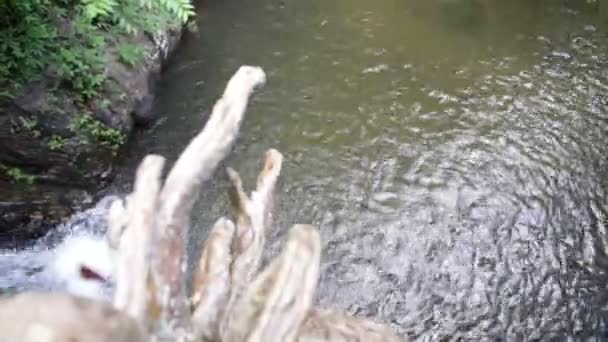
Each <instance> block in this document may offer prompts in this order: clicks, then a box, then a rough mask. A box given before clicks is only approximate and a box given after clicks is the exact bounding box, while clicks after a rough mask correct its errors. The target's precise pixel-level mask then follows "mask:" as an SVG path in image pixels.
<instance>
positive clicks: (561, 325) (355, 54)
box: [121, 0, 608, 340]
mask: <svg viewBox="0 0 608 342" xmlns="http://www.w3.org/2000/svg"><path fill="white" fill-rule="evenodd" d="M604 5H605V4H603V3H602V4H601V6H604ZM597 6H600V5H597ZM602 11H605V9H604V8H599V9H598V8H596V5H576V6H575V5H572V4H570V5H568V4H563V3H562V2H559V1H538V0H537V1H523V0H521V1H498V0H496V1H495V0H479V1H473V0H469V1H467V0H463V1H458V0H452V1H447V0H444V1H439V0H437V1H415V0H401V1H397V0H392V1H391V0H378V1H369V0H365V1H363V0H335V1H327V0H307V1H296V0H247V1H242V0H221V1H220V0H216V1H211V0H208V1H206V3H205V4H204V5H203V6H202V8H201V11H200V17H199V27H200V31H199V33H198V34H190V35H188V36H187V38H186V39H185V42H184V45H183V47H182V48H181V49H180V50H179V52H178V55H177V56H176V58H175V60H174V62H173V63H172V65H170V66H169V68H168V70H167V73H166V77H165V80H164V83H163V85H162V89H161V98H160V102H159V104H158V110H160V111H161V112H162V117H163V119H162V120H161V122H160V123H159V124H157V125H156V126H154V127H152V128H150V129H148V130H147V131H146V132H145V134H143V135H141V136H139V137H137V138H136V141H135V148H134V151H133V152H132V155H131V158H132V160H133V161H138V160H139V159H140V158H141V157H142V156H143V155H144V154H145V153H149V152H156V153H161V154H163V155H165V156H168V157H170V158H175V156H177V154H178V153H179V151H180V150H181V149H182V148H183V147H184V146H185V144H186V143H187V141H188V140H189V139H190V138H191V137H192V136H193V135H194V134H195V132H196V131H197V130H198V129H199V128H200V127H201V125H202V124H203V122H204V119H205V117H206V113H207V111H208V109H209V108H210V107H211V105H212V103H213V101H214V100H215V99H216V97H217V96H218V95H219V94H220V92H221V91H222V88H223V86H224V84H225V81H226V80H227V79H228V78H229V76H230V75H231V74H232V73H233V72H234V71H235V70H236V68H237V67H238V66H239V65H240V64H257V65H261V66H263V67H264V69H265V70H266V71H267V73H268V76H269V82H268V84H267V85H266V87H265V88H264V90H263V91H262V92H261V93H259V94H258V95H257V96H256V98H255V100H254V102H253V104H252V105H251V107H250V111H249V113H248V116H247V118H246V120H245V123H244V126H243V131H242V135H241V137H240V140H239V141H238V143H237V146H236V147H235V151H234V153H233V154H232V155H231V157H230V158H229V160H228V161H227V162H226V163H227V164H229V165H231V166H233V167H235V168H237V169H238V170H240V171H241V172H242V173H243V175H244V177H245V179H246V181H248V182H249V184H253V180H254V177H255V175H256V173H257V170H258V169H259V167H260V162H261V158H262V155H263V153H264V151H265V150H266V149H268V148H270V147H275V148H278V149H279V150H281V151H282V152H283V153H284V155H285V156H286V162H285V166H284V175H283V178H282V184H281V188H280V194H279V195H278V197H277V201H278V205H277V208H276V212H277V220H276V227H275V228H274V231H273V232H272V233H271V234H272V237H271V239H270V244H271V247H272V248H271V251H270V254H271V255H272V254H275V253H277V252H278V250H279V249H280V247H281V245H282V242H283V239H284V237H285V233H286V231H287V228H288V227H290V226H291V225H292V224H294V223H314V224H315V225H318V226H319V227H320V231H321V236H322V239H323V255H322V267H321V272H322V275H321V279H320V286H319V290H318V294H317V300H318V302H319V303H320V304H321V305H335V306H337V307H339V308H341V309H345V310H348V311H350V312H353V313H355V314H358V315H365V316H372V317H377V318H379V319H381V320H383V321H386V322H389V323H390V324H392V325H393V326H394V327H395V328H396V329H398V330H399V331H400V333H402V334H404V335H407V336H410V337H411V338H412V339H419V340H450V339H458V338H460V339H464V340H500V339H506V340H524V339H530V340H536V339H543V340H545V339H551V338H557V339H560V340H561V339H564V338H566V337H569V338H570V339H572V340H579V339H584V338H597V339H606V338H608V327H607V324H608V289H607V287H608V274H607V270H608V257H607V255H606V252H607V246H608V237H607V227H606V224H607V220H606V215H607V211H608V206H607V199H608V194H607V191H608V168H607V166H608V155H607V153H606V147H607V146H608V114H607V112H606V102H607V97H606V96H607V95H608V58H607V57H608V54H607V53H608V50H607V48H608V39H606V38H607V36H606V34H605V32H606V30H605V28H606V27H605V25H603V23H605V22H608V16H606V15H603V13H602ZM605 12H608V11H605ZM121 173H122V175H123V176H125V178H128V177H127V175H131V174H132V173H133V166H132V165H127V166H125V167H124V170H123V171H121ZM123 181H124V182H125V183H126V182H127V181H126V180H123ZM224 185H225V183H224V182H223V180H222V179H221V177H218V178H217V180H215V181H214V182H213V183H212V184H211V186H210V188H209V189H208V190H207V192H206V194H205V195H204V198H203V200H202V201H201V203H200V204H199V205H198V206H197V208H196V213H195V215H196V220H195V222H196V227H195V234H194V236H193V239H192V240H193V241H200V240H201V239H204V236H205V234H206V230H207V228H208V227H209V225H210V224H211V222H213V221H214V220H215V219H216V218H217V217H219V216H222V215H225V214H226V199H225V196H224V190H225V189H224V188H223V187H224ZM218 198H219V200H218ZM193 245H194V244H193ZM193 253H195V252H193Z"/></svg>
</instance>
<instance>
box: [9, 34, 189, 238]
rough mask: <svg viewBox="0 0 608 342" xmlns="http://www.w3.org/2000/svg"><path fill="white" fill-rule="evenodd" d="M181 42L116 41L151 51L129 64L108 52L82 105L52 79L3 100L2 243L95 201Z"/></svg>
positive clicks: (149, 113) (147, 117)
mask: <svg viewBox="0 0 608 342" xmlns="http://www.w3.org/2000/svg"><path fill="white" fill-rule="evenodd" d="M180 36H181V31H180V30H170V29H167V30H166V31H165V32H163V33H162V34H159V35H156V36H155V37H152V36H150V35H146V34H139V35H136V36H134V37H123V38H121V39H123V40H127V41H128V42H129V44H132V45H133V46H137V47H138V48H141V49H142V50H143V51H147V52H148V53H147V54H146V56H145V58H143V59H141V61H140V62H138V63H137V64H135V65H132V66H129V65H127V64H125V63H123V62H121V60H120V57H119V51H118V50H117V49H109V50H108V51H106V52H105V60H106V66H105V69H106V71H105V73H106V76H107V81H106V82H105V84H104V86H103V89H102V90H101V94H100V95H99V96H98V100H95V101H90V102H88V103H86V104H83V103H82V102H81V101H79V100H78V99H77V98H76V97H75V95H74V94H72V93H71V92H66V91H62V90H61V88H57V87H58V84H59V83H58V82H59V80H58V79H56V78H55V77H53V76H52V75H51V74H49V75H48V76H43V77H40V78H39V79H37V80H36V81H33V82H30V83H29V84H26V85H25V86H24V87H23V88H22V89H21V90H20V92H18V93H17V94H15V96H14V97H0V241H3V243H5V244H11V243H13V242H14V241H21V240H23V239H25V238H29V237H33V236H39V235H40V234H42V233H44V232H45V231H46V230H47V229H48V228H50V227H52V226H53V225H56V224H58V223H59V222H60V221H61V220H62V219H63V218H65V217H66V216H67V215H69V214H70V213H71V212H73V211H74V210H82V209H83V208H85V207H86V206H88V205H90V204H91V203H92V201H93V197H94V196H95V193H96V192H97V191H98V190H99V189H100V188H101V187H103V186H104V184H106V183H107V181H108V180H109V178H110V176H111V174H112V164H113V162H114V160H115V158H116V156H117V155H118V154H119V152H120V149H121V147H122V145H123V144H124V143H125V142H126V140H127V139H128V137H129V136H130V134H131V132H132V130H133V128H134V126H135V125H136V124H138V123H139V124H143V123H148V122H150V121H151V120H152V119H153V117H154V115H153V114H154V113H153V110H152V109H153V106H152V103H153V101H154V98H155V95H156V85H157V82H158V80H159V78H160V73H161V69H162V66H163V64H164V63H165V62H166V61H167V59H168V58H169V56H170V55H171V53H172V52H173V51H174V50H175V47H176V46H177V43H178V42H179V39H180Z"/></svg>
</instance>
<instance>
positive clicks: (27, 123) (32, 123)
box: [19, 116, 40, 138]
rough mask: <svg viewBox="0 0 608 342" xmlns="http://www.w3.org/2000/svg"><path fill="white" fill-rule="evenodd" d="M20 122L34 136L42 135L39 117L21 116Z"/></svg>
mask: <svg viewBox="0 0 608 342" xmlns="http://www.w3.org/2000/svg"><path fill="white" fill-rule="evenodd" d="M19 123H20V125H21V127H22V128H23V129H25V130H26V131H28V132H30V134H32V136H33V137H34V138H38V137H39V136H40V131H39V130H38V129H37V128H38V119H36V118H24V117H23V116H20V117H19Z"/></svg>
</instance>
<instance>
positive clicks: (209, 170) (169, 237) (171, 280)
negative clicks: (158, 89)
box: [152, 66, 266, 319]
mask: <svg viewBox="0 0 608 342" xmlns="http://www.w3.org/2000/svg"><path fill="white" fill-rule="evenodd" d="M265 80H266V76H265V74H264V72H263V71H262V69H260V68H257V67H250V66H243V67H241V68H240V69H239V70H238V71H237V72H236V74H235V75H234V76H233V77H232V79H230V81H229V82H228V85H227V86H226V89H225V91H224V94H223V96H222V97H221V98H220V99H219V100H218V101H217V103H216V104H215V106H214V108H213V111H212V113H211V116H210V118H209V121H208V122H207V124H206V125H205V128H204V129H203V131H202V132H201V133H200V134H199V135H198V136H197V137H195V138H194V139H193V140H192V142H191V143H190V144H189V145H188V147H186V149H185V150H184V152H183V153H182V155H181V156H180V157H179V159H178V160H177V162H176V163H175V165H174V167H173V169H171V171H170V173H169V175H168V177H167V180H166V182H165V185H164V186H163V189H162V191H161V194H160V203H161V204H160V208H159V211H158V214H157V217H156V220H157V225H156V234H157V236H156V241H155V246H156V248H157V250H156V251H155V253H154V254H153V258H152V263H153V267H152V271H153V274H152V275H153V279H154V282H155V287H156V289H157V291H158V293H157V295H156V297H157V301H158V302H159V303H161V306H162V307H163V313H164V314H168V315H169V316H171V317H176V318H178V319H182V317H185V316H187V311H186V308H187V306H186V294H185V288H186V287H185V282H184V281H185V280H184V277H183V272H184V270H185V269H186V265H185V256H184V251H185V239H186V236H187V234H188V229H189V226H190V212H191V210H192V206H193V205H194V202H195V201H196V199H197V198H198V192H199V190H200V188H201V185H202V184H203V183H204V182H205V181H207V180H208V179H209V178H210V177H211V176H212V174H213V172H214V171H215V169H216V167H217V165H218V164H219V163H220V162H221V161H222V160H223V159H224V158H225V157H226V155H227V154H228V152H229V150H230V147H231V146H232V144H233V142H234V141H235V139H236V136H237V133H238V130H239V127H240V124H241V121H242V118H243V115H244V113H245V108H246V107H247V102H248V100H249V96H250V95H251V93H252V91H253V89H254V88H255V87H256V86H258V85H260V84H263V83H264V82H265ZM169 316H167V317H169Z"/></svg>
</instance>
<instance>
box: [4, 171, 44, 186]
mask: <svg viewBox="0 0 608 342" xmlns="http://www.w3.org/2000/svg"><path fill="white" fill-rule="evenodd" d="M3 169H4V172H5V173H6V175H7V176H8V177H9V178H10V179H12V180H13V181H14V182H16V183H23V184H26V185H32V184H34V181H35V180H36V176H34V175H30V174H28V173H26V172H25V171H23V170H22V169H20V168H18V167H3Z"/></svg>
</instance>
